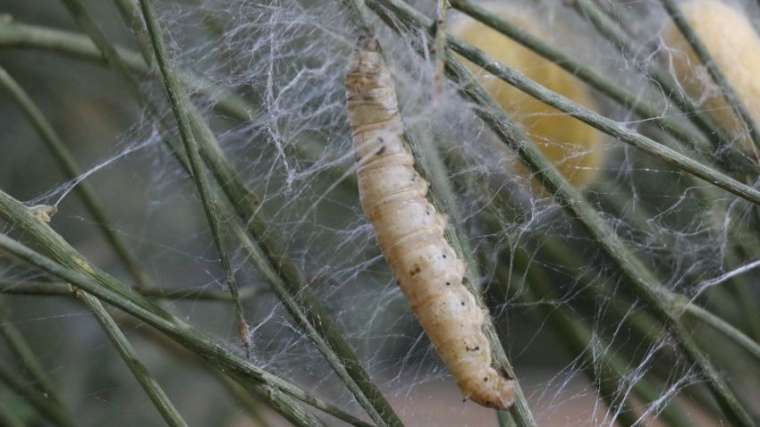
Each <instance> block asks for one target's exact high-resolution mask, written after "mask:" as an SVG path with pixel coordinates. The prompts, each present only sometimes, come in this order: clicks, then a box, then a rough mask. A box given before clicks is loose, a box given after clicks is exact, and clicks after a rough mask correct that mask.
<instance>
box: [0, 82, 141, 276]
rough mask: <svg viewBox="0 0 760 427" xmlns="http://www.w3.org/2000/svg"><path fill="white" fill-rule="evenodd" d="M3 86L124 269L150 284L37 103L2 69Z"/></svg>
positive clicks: (1, 84)
mask: <svg viewBox="0 0 760 427" xmlns="http://www.w3.org/2000/svg"><path fill="white" fill-rule="evenodd" d="M0 86H2V88H3V89H5V90H6V91H7V92H8V93H9V94H10V95H11V97H12V98H13V100H14V101H15V102H16V103H17V104H18V105H19V107H21V109H22V110H23V112H24V114H26V116H27V118H28V119H29V121H30V122H31V123H32V125H33V126H34V128H35V130H36V131H37V132H38V133H39V134H40V137H42V140H43V141H44V142H45V145H46V147H47V149H48V150H49V151H50V153H51V154H52V155H53V158H54V159H55V160H56V162H58V166H59V167H60V168H61V169H62V170H63V172H64V174H65V175H66V176H67V177H68V178H69V179H71V180H74V181H73V183H72V185H76V186H77V188H76V191H77V194H78V195H79V197H80V198H81V199H82V202H83V203H84V205H85V207H86V208H87V210H88V211H89V212H90V214H91V215H92V216H93V218H95V222H96V223H97V225H98V227H99V228H100V231H101V232H102V233H103V235H104V236H105V238H106V240H107V241H108V243H110V245H111V246H112V247H113V249H114V251H115V252H116V254H117V255H118V256H119V258H121V260H122V262H124V265H126V266H127V270H128V271H129V273H130V274H131V275H132V277H133V278H134V279H135V281H136V282H137V283H138V284H139V285H140V286H145V285H147V284H148V283H149V279H148V277H147V275H146V274H145V272H144V271H143V270H142V269H141V268H140V264H139V263H138V262H137V259H136V258H135V257H134V255H132V254H131V253H130V251H129V249H127V246H126V245H125V244H124V242H122V240H121V238H120V237H119V236H118V234H116V232H115V231H114V229H113V228H112V227H111V226H110V223H111V222H110V220H109V219H108V216H107V215H106V213H105V209H104V208H103V207H102V206H101V205H100V203H99V202H98V201H97V197H96V196H95V192H94V191H93V189H92V188H91V187H90V185H89V183H87V182H85V181H78V178H79V177H80V176H82V172H81V170H80V168H79V166H78V165H77V163H76V160H74V156H72V155H71V152H70V151H69V149H68V148H67V147H66V144H64V143H63V141H62V140H61V138H60V137H59V136H58V133H56V131H55V129H53V126H52V125H51V124H50V123H49V122H48V121H47V119H45V115H44V114H43V113H42V111H41V110H40V109H39V108H38V107H37V105H35V104H34V101H32V99H31V98H30V97H29V95H27V93H26V92H25V91H24V89H23V88H22V87H21V86H19V84H18V83H17V82H16V81H15V80H14V79H13V77H11V76H10V74H8V73H7V72H6V71H5V69H4V68H2V67H0Z"/></svg>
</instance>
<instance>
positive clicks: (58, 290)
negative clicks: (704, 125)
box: [0, 282, 270, 302]
mask: <svg viewBox="0 0 760 427" xmlns="http://www.w3.org/2000/svg"><path fill="white" fill-rule="evenodd" d="M136 291H137V293H139V294H140V295H142V296H145V297H149V298H152V299H166V300H174V301H181V300H190V301H193V302H197V301H219V302H230V301H233V298H232V295H230V293H229V292H223V291H215V290H212V289H206V288H196V287H186V288H172V289H164V288H154V287H149V288H138V289H136ZM267 292H270V290H269V289H265V288H253V287H246V288H243V289H241V290H240V299H241V300H243V301H244V300H248V299H252V298H255V297H256V296H258V295H261V294H263V293H267ZM0 294H6V295H39V296H68V295H70V292H69V291H68V290H67V289H66V284H65V283H60V282H18V283H16V282H7V283H0Z"/></svg>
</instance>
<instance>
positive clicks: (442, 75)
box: [432, 0, 449, 103]
mask: <svg viewBox="0 0 760 427" xmlns="http://www.w3.org/2000/svg"><path fill="white" fill-rule="evenodd" d="M448 12H449V2H448V0H436V2H435V33H434V36H433V37H434V38H435V40H434V41H433V52H432V54H433V61H434V63H435V71H434V72H433V73H434V74H433V102H434V103H435V102H437V101H438V99H439V98H440V96H441V93H442V92H443V85H444V83H445V81H446V72H445V69H444V68H445V65H446V33H447V32H448V29H447V27H448V14H449V13H448Z"/></svg>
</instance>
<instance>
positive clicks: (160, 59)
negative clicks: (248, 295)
mask: <svg viewBox="0 0 760 427" xmlns="http://www.w3.org/2000/svg"><path fill="white" fill-rule="evenodd" d="M140 5H141V8H142V12H143V19H144V21H145V24H146V26H147V28H148V31H149V33H150V35H151V40H152V43H153V48H154V53H155V57H156V62H157V64H158V66H159V69H160V70H161V74H162V78H163V81H164V85H165V87H166V89H167V93H168V96H169V99H170V101H171V104H172V109H173V110H174V113H175V116H176V119H177V122H178V124H179V129H180V134H181V135H182V139H183V141H185V143H186V149H187V151H188V152H190V153H189V156H188V157H189V158H190V160H191V163H193V164H194V165H193V170H194V172H195V171H198V172H201V171H202V169H201V167H202V165H201V160H200V155H199V153H198V147H197V145H196V142H195V136H196V135H194V134H193V127H192V125H191V123H190V120H191V118H192V116H191V114H190V111H189V109H188V108H187V105H189V100H187V99H186V95H185V94H184V91H183V90H182V88H181V86H180V84H179V82H178V81H177V79H176V77H175V75H174V73H173V72H172V71H171V69H170V68H169V67H168V65H167V63H166V49H165V47H164V45H163V40H162V36H161V34H160V28H159V26H158V22H157V20H156V18H155V15H154V12H153V9H152V6H151V4H150V2H149V1H148V0H141V1H140ZM196 128H197V127H196ZM206 129H207V128H205V127H203V129H202V130H204V131H205V130H206ZM208 133H210V131H208ZM204 135H205V136H207V137H209V136H210V135H207V134H203V133H201V135H200V137H203V136H204ZM197 174H198V173H194V175H197ZM238 234H240V233H238ZM243 236H245V234H243V235H242V236H241V237H243ZM256 252H260V251H256ZM271 277H272V279H275V280H277V279H279V276H277V274H276V273H275V274H273V275H272V276H271ZM280 280H281V279H280ZM270 282H271V280H270ZM275 288H276V291H277V289H285V286H281V287H279V286H278V287H275ZM282 296H283V297H284V296H286V292H283V293H282ZM294 302H295V301H294ZM290 306H291V307H294V308H297V307H298V305H297V304H295V303H293V304H290ZM299 311H300V310H299ZM317 314H321V313H317ZM300 320H301V322H302V323H305V324H307V325H309V327H310V328H312V332H313V334H312V336H313V337H315V338H317V339H318V341H317V342H318V345H320V344H321V347H322V350H323V354H325V355H326V356H328V361H329V362H331V365H332V366H333V368H334V369H336V371H337V372H338V374H339V375H340V376H341V378H342V379H343V380H344V382H346V385H347V386H348V388H349V389H350V390H351V391H352V392H353V393H354V396H356V398H357V400H358V401H359V403H360V404H361V405H362V406H363V407H364V408H365V410H367V412H368V414H369V415H370V417H372V419H373V420H374V421H375V422H376V423H378V424H380V425H401V420H400V419H399V418H398V416H397V415H396V414H395V413H394V412H393V410H392V408H391V407H390V405H389V404H388V403H387V402H386V401H385V399H384V398H383V397H382V394H381V393H380V392H379V390H377V389H376V387H375V386H374V384H373V383H372V381H371V380H369V378H368V376H367V375H366V373H364V371H363V369H362V368H361V367H360V365H359V364H358V361H357V360H356V358H355V356H354V354H353V351H352V350H351V349H350V347H349V346H348V345H347V343H345V341H344V340H342V339H340V334H339V332H338V331H337V329H334V328H333V327H332V325H329V326H328V327H329V328H330V331H331V332H332V333H333V335H332V337H333V338H335V339H333V340H332V342H330V343H328V342H326V341H325V340H324V339H323V338H322V337H321V335H320V334H319V332H318V330H317V329H316V328H314V326H313V325H314V323H312V322H309V319H308V318H302V319H300ZM316 324H317V325H319V324H320V322H316ZM339 351H340V353H341V355H343V357H341V356H340V355H338V354H336V353H337V352H339ZM344 360H346V361H349V362H350V363H343V361H344Z"/></svg>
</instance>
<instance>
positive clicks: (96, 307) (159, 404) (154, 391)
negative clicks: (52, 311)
mask: <svg viewBox="0 0 760 427" xmlns="http://www.w3.org/2000/svg"><path fill="white" fill-rule="evenodd" d="M71 292H73V294H74V295H75V296H76V297H77V298H78V299H80V300H81V301H82V302H84V304H85V305H86V306H87V307H89V309H90V311H92V313H93V314H94V315H95V318H96V319H97V320H98V323H100V325H101V326H102V327H103V330H104V331H105V332H106V334H107V335H108V338H110V340H111V342H112V343H113V345H114V346H115V347H116V349H117V350H118V352H119V355H120V356H121V358H122V360H124V363H126V364H127V366H128V367H129V369H130V371H132V374H133V375H134V376H135V379H137V381H138V382H139V383H140V385H141V386H142V388H143V390H144V391H145V394H147V395H148V397H149V398H150V400H151V402H153V405H154V406H155V407H156V409H157V410H158V412H159V413H160V414H161V416H162V417H163V419H164V421H166V424H167V425H169V426H172V427H187V423H186V422H185V420H184V419H183V418H182V415H180V413H179V412H178V411H177V409H176V408H175V407H174V404H172V402H171V400H170V399H169V396H167V395H166V393H165V392H164V390H163V389H162V388H161V385H159V383H158V381H156V380H155V378H153V376H152V375H151V374H150V372H148V369H147V368H146V367H145V365H143V363H142V362H141V361H140V359H139V357H138V356H137V353H136V352H135V350H134V348H132V344H131V343H130V342H129V340H128V339H127V337H126V335H124V332H122V331H121V328H119V325H117V324H116V322H114V320H113V318H112V317H111V315H110V314H108V311H106V309H105V308H104V307H103V305H102V304H101V303H100V301H99V300H98V299H97V298H95V297H93V296H92V295H90V294H88V293H86V292H83V291H81V290H76V289H74V288H73V287H71Z"/></svg>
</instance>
